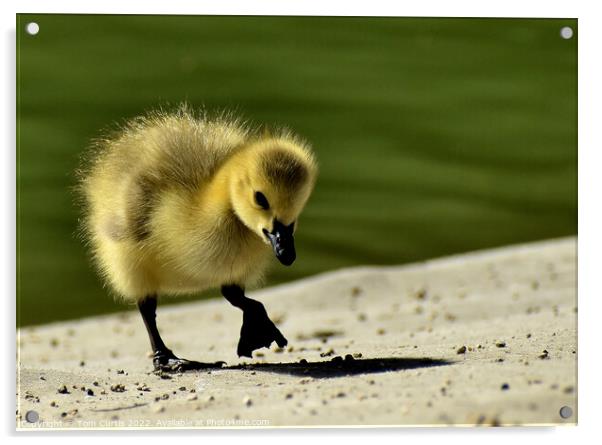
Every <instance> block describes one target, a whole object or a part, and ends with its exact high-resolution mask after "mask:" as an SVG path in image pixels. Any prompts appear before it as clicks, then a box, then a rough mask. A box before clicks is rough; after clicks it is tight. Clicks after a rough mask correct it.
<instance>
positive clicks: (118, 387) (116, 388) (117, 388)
mask: <svg viewBox="0 0 602 445" xmlns="http://www.w3.org/2000/svg"><path fill="white" fill-rule="evenodd" d="M111 391H113V392H124V391H125V386H124V385H122V384H121V383H116V384H115V385H111Z"/></svg>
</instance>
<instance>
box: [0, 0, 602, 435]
mask: <svg viewBox="0 0 602 445" xmlns="http://www.w3.org/2000/svg"><path fill="white" fill-rule="evenodd" d="M0 3H1V5H0V7H1V8H2V15H1V17H2V18H1V20H2V22H3V38H4V39H3V40H4V42H3V43H4V44H3V50H4V57H3V61H4V64H3V65H4V67H5V68H4V69H2V70H1V71H2V83H1V85H2V90H3V94H2V97H3V98H4V101H5V102H4V104H3V105H2V107H0V110H1V111H0V112H1V113H2V119H1V120H0V121H1V123H2V128H1V130H2V132H1V133H2V136H3V138H4V141H5V144H4V147H3V150H2V156H3V159H2V161H3V162H2V166H3V168H4V175H3V177H2V186H3V187H2V188H3V190H2V194H1V195H0V204H1V205H2V208H3V210H4V212H3V213H2V215H3V217H2V218H0V221H1V222H0V224H2V231H1V233H2V240H1V241H2V246H3V247H4V249H3V251H4V254H3V256H2V266H3V267H0V274H1V275H0V280H1V282H2V283H3V284H4V288H5V292H4V294H3V302H4V304H5V307H4V309H5V310H4V314H3V315H4V322H5V326H3V328H2V329H1V330H0V331H1V332H2V335H3V337H4V336H6V338H5V340H6V343H4V344H5V349H4V351H5V353H7V356H5V360H4V362H5V363H6V364H5V365H3V366H2V367H0V369H1V372H2V381H3V382H4V383H5V384H6V385H8V386H9V388H8V391H7V395H6V397H3V400H4V403H3V404H2V407H3V415H2V419H3V421H4V428H3V429H2V431H3V432H4V433H5V434H6V435H9V436H13V437H14V436H15V434H16V433H14V432H13V431H14V426H15V421H14V419H15V417H14V412H15V411H14V398H13V396H14V386H15V385H14V380H15V374H14V367H13V366H14V361H13V360H14V357H15V355H14V352H15V346H14V345H15V342H14V326H15V321H14V307H15V305H14V303H12V304H11V299H14V295H15V294H14V292H15V275H14V273H15V265H14V262H15V259H14V253H15V240H14V237H15V222H14V220H15V197H14V196H15V195H14V193H15V171H14V169H15V154H14V150H15V115H14V113H15V73H14V69H15V61H14V57H15V50H14V45H15V34H14V30H15V13H17V12H47V13H66V12H72V13H122V14H123V13H130V14H131V13H137V14H141V13H144V14H234V15H345V16H434V17H445V16H449V17H454V16H456V17H457V16H460V17H496V16H497V17H570V18H574V17H577V18H579V26H578V32H577V37H578V38H579V117H580V118H579V240H580V242H579V425H580V426H579V427H577V428H571V427H558V428H533V429H525V428H511V429H503V430H500V429H496V430H493V429H488V430H475V429H472V428H471V429H460V430H458V429H451V430H450V429H440V428H437V429H401V430H399V429H384V430H374V429H347V430H300V429H295V430H269V431H263V432H259V431H249V430H245V431H241V430H237V431H230V432H225V431H203V432H196V433H195V432H187V431H180V432H173V431H172V432H158V431H152V432H122V433H109V432H104V433H94V434H89V433H84V432H76V433H54V434H51V433H41V434H34V433H31V434H28V433H25V434H22V433H19V435H20V436H21V439H26V440H37V441H40V440H44V441H51V442H53V441H59V440H60V441H61V443H63V442H64V441H71V440H77V441H81V440H82V436H85V440H86V441H90V442H93V443H100V442H101V441H103V442H104V441H106V440H107V437H106V436H116V435H120V436H134V435H136V436H141V435H143V436H145V437H144V438H141V440H144V441H148V442H149V443H162V445H164V442H165V440H168V437H167V436H170V435H177V436H180V437H182V438H184V437H183V436H185V439H184V440H188V439H190V440H202V441H203V440H205V441H206V440H216V439H217V440H223V439H224V437H225V436H229V437H231V438H232V439H234V440H237V441H243V440H244V441H245V443H246V442H248V441H251V442H255V441H259V440H260V441H261V443H264V444H267V443H277V442H278V443H282V442H283V441H286V442H287V444H288V443H290V442H292V443H296V442H301V441H306V440H308V439H311V438H313V437H317V436H321V437H324V438H325V439H327V440H341V439H344V440H353V439H355V440H357V441H358V442H360V441H361V442H364V441H365V440H366V439H367V438H368V437H369V436H372V435H377V436H378V437H379V439H380V440H383V439H386V438H390V439H394V440H395V441H396V442H397V441H399V440H404V441H413V440H415V441H419V442H421V443H423V442H427V443H428V442H431V441H432V442H433V443H434V442H437V443H445V444H446V445H448V444H450V445H451V444H455V443H461V444H462V445H465V444H468V443H479V444H481V443H482V442H484V441H486V443H491V444H497V443H503V444H504V445H506V444H507V442H508V441H515V440H517V439H518V440H521V442H522V440H523V439H524V440H529V441H530V442H533V441H536V442H539V441H540V440H545V441H546V443H551V444H554V443H562V444H563V445H566V443H567V442H568V441H572V442H573V443H581V442H582V441H583V443H588V442H590V441H588V440H587V439H588V438H590V437H592V438H593V437H596V436H597V437H599V436H600V433H599V431H597V430H596V424H597V422H598V419H597V413H598V411H599V409H598V408H597V407H598V405H599V403H600V401H601V400H600V397H601V395H602V394H601V391H600V389H599V388H600V386H602V385H601V382H600V378H601V376H602V369H601V368H600V359H599V358H598V357H599V356H600V347H599V346H598V343H599V341H600V340H602V335H601V333H600V329H599V328H598V327H599V326H600V322H599V320H597V317H600V316H601V315H600V314H602V308H601V306H600V305H601V303H600V301H601V299H602V294H601V293H600V292H599V291H600V284H599V281H598V280H597V278H598V276H599V275H600V272H601V266H600V260H599V259H598V256H599V255H598V252H600V251H601V250H600V248H601V247H602V246H601V243H600V235H599V231H600V229H601V228H602V220H601V218H600V207H601V204H600V202H601V199H600V197H599V193H598V190H602V187H601V184H600V180H599V178H600V176H601V175H600V174H598V171H597V169H598V168H600V167H601V166H602V164H601V163H600V155H599V152H600V150H602V140H601V139H602V138H601V136H600V135H601V131H600V128H599V127H600V124H601V123H602V116H601V115H600V113H599V112H598V108H599V104H600V103H602V97H601V94H600V79H602V70H601V67H600V57H599V55H598V54H597V51H599V50H600V48H601V47H602V45H600V40H601V39H600V31H599V28H600V26H599V23H600V19H601V17H600V15H599V14H596V12H597V11H596V10H595V6H593V5H595V2H589V1H566V0H565V1H562V2H561V1H531V2H526V1H524V0H521V1H515V0H508V1H504V2H502V1H498V2H496V3H492V2H484V1H461V0H456V1H453V2H451V1H445V0H441V1H421V2H394V1H391V0H389V1H386V0H371V1H369V2H367V1H355V0H353V1H352V0H347V1H328V0H320V1H313V0H305V1H283V0H246V1H243V0H239V1H228V0H221V1H218V0H214V1H213V2H201V1H197V2H193V1H190V0H188V1H186V0H169V1H165V0H163V1H156V2H154V3H152V4H149V2H148V1H146V2H133V1H129V2H128V1H124V0H104V1H87V2H82V1H74V0H52V1H32V0H22V1H19V2H14V1H13V2H7V1H4V2H0ZM11 354H12V355H11ZM40 435H42V436H43V437H37V436H40ZM199 435H200V436H202V437H194V436H199ZM400 436H401V437H400ZM542 436H543V437H542ZM13 437H8V439H9V440H10V439H12V438H13ZM575 441H577V442H575Z"/></svg>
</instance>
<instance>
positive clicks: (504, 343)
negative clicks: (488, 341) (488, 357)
mask: <svg viewBox="0 0 602 445" xmlns="http://www.w3.org/2000/svg"><path fill="white" fill-rule="evenodd" d="M495 345H496V346H497V347H498V348H505V347H506V342H505V341H498V342H496V343H495Z"/></svg>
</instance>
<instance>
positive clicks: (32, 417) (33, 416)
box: [25, 411, 40, 423]
mask: <svg viewBox="0 0 602 445" xmlns="http://www.w3.org/2000/svg"><path fill="white" fill-rule="evenodd" d="M25 420H27V421H28V422H29V423H36V422H37V421H38V420H40V415H39V414H38V412H37V411H27V412H26V413H25Z"/></svg>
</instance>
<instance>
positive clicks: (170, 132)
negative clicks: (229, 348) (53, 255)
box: [78, 107, 317, 372]
mask: <svg viewBox="0 0 602 445" xmlns="http://www.w3.org/2000/svg"><path fill="white" fill-rule="evenodd" d="M89 153H91V155H89V156H88V157H87V158H88V159H87V161H86V162H85V164H84V167H82V168H80V170H79V178H80V179H79V187H78V188H79V190H80V192H81V195H82V197H83V203H84V206H83V207H84V216H83V218H82V222H83V229H84V230H83V233H84V234H85V237H86V240H87V243H88V245H89V247H90V249H91V252H92V256H93V258H94V262H95V264H96V265H97V268H98V270H99V272H100V274H101V275H102V277H103V278H104V279H105V281H106V282H107V283H108V284H109V285H110V287H111V288H112V289H113V290H114V291H115V293H116V294H117V295H118V296H120V297H121V298H122V299H124V300H125V301H128V302H136V303H137V305H138V308H139V311H140V314H141V315H142V319H143V321H144V324H145V326H146V330H147V332H148V336H149V339H150V345H151V348H152V351H153V365H154V368H155V370H156V371H168V372H182V371H186V370H191V369H203V368H207V367H214V366H215V367H221V365H222V364H223V362H217V363H201V362H197V361H191V360H184V359H180V358H178V357H177V356H176V355H174V353H173V352H172V351H171V350H170V349H169V348H167V346H166V345H165V343H164V342H163V340H162V339H161V336H160V334H159V330H158V328H157V324H156V320H155V318H156V308H157V299H158V297H160V296H161V297H162V296H165V295H174V296H177V295H182V294H189V293H192V292H198V291H201V290H204V289H207V288H212V287H219V288H221V293H222V295H223V296H224V297H225V299H226V300H227V301H228V302H229V303H230V304H232V305H233V306H235V307H237V308H239V309H241V310H242V312H243V323H242V328H241V331H240V340H239V342H238V347H237V353H238V356H239V357H240V356H246V357H252V353H253V351H254V350H256V349H259V348H262V347H270V345H271V344H272V342H274V341H275V342H276V343H277V345H278V346H279V347H284V346H286V344H287V340H286V338H285V337H284V336H283V335H282V333H281V332H280V330H279V329H278V328H276V326H275V325H274V323H273V322H272V321H271V320H270V319H269V317H268V315H267V312H266V310H265V308H264V306H263V304H262V303H260V302H258V301H256V300H253V299H250V298H248V297H246V296H245V288H247V287H249V286H253V285H257V283H258V282H260V280H261V278H262V276H263V274H264V273H265V271H266V268H267V266H268V263H269V261H270V258H271V254H272V253H273V255H275V256H276V258H277V259H278V260H279V261H280V263H282V264H283V265H285V266H290V265H291V264H292V263H293V262H294V261H295V258H296V253H295V243H294V233H295V230H296V228H297V226H298V218H299V215H300V213H301V211H302V210H303V208H304V207H305V205H306V202H307V200H308V198H309V196H310V194H311V192H312V190H313V188H314V184H315V181H316V176H317V164H316V161H315V158H314V155H313V153H312V150H311V148H310V147H309V145H308V144H307V143H306V142H305V141H303V140H302V139H300V138H299V137H297V136H295V135H294V134H292V133H291V132H290V131H287V130H280V131H277V132H275V133H273V134H270V133H267V132H262V131H260V130H259V129H253V128H250V127H249V126H248V125H246V124H244V123H243V122H241V121H240V120H239V119H236V118H234V117H232V116H231V115H227V114H223V115H221V116H218V117H209V116H207V115H206V114H204V113H201V114H199V113H194V112H192V111H190V110H189V109H188V107H181V108H180V109H179V110H177V111H175V112H163V111H160V112H153V113H151V114H149V115H146V116H144V117H139V118H136V119H133V120H131V121H129V122H128V123H127V124H125V125H124V126H123V127H122V128H121V129H120V130H119V131H117V132H116V134H114V135H113V136H111V137H108V138H106V139H102V140H98V141H96V142H95V143H94V144H93V149H91V150H90V151H89Z"/></svg>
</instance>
